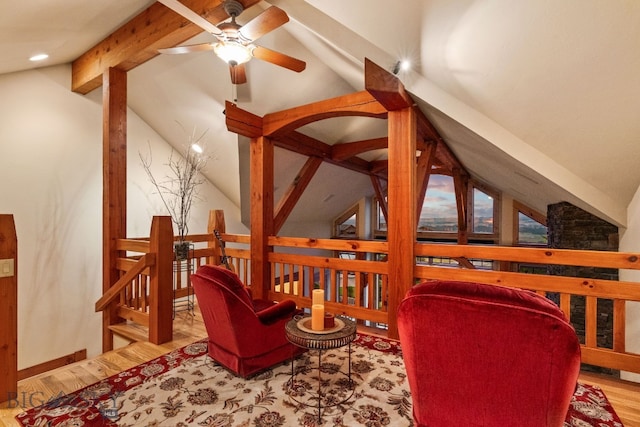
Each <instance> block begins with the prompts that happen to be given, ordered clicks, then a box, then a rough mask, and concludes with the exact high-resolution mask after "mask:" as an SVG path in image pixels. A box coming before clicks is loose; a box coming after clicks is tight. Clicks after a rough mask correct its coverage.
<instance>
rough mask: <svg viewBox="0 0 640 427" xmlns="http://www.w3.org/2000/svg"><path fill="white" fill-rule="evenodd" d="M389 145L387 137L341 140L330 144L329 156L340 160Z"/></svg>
mask: <svg viewBox="0 0 640 427" xmlns="http://www.w3.org/2000/svg"><path fill="white" fill-rule="evenodd" d="M388 146H389V138H387V137H386V136H385V137H383V138H373V139H366V140H363V141H354V142H343V143H341V144H334V145H332V146H331V158H332V159H333V160H337V161H342V160H345V159H348V158H350V157H353V156H357V155H358V154H361V153H366V152H367V151H371V150H380V149H382V148H387V147H388Z"/></svg>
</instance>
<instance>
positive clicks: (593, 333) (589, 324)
mask: <svg viewBox="0 0 640 427" xmlns="http://www.w3.org/2000/svg"><path fill="white" fill-rule="evenodd" d="M584 334H585V345H586V346H587V347H593V348H595V347H597V346H598V340H597V338H598V298H596V297H592V296H588V297H586V303H585V316H584Z"/></svg>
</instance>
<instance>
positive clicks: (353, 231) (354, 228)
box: [333, 205, 358, 239]
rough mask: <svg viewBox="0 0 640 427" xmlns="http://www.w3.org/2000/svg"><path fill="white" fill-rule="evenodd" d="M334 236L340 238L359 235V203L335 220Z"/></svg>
mask: <svg viewBox="0 0 640 427" xmlns="http://www.w3.org/2000/svg"><path fill="white" fill-rule="evenodd" d="M333 236H334V237H335V238H338V239H354V238H357V237H358V205H355V206H354V207H352V208H351V209H349V210H348V211H347V212H345V213H343V214H342V215H340V216H339V217H338V218H336V220H335V221H333Z"/></svg>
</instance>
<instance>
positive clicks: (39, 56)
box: [29, 53, 49, 62]
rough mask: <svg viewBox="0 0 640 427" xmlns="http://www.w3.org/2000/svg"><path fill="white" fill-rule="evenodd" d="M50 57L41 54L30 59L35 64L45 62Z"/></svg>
mask: <svg viewBox="0 0 640 427" xmlns="http://www.w3.org/2000/svg"><path fill="white" fill-rule="evenodd" d="M48 57H49V55H47V54H46V53H39V54H37V55H33V56H32V57H31V58H29V61H33V62H37V61H44V60H45V59H47V58H48Z"/></svg>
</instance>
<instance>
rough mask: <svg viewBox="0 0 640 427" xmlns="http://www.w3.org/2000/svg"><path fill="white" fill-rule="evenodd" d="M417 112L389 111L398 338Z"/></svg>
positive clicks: (392, 329)
mask: <svg viewBox="0 0 640 427" xmlns="http://www.w3.org/2000/svg"><path fill="white" fill-rule="evenodd" d="M416 136H417V132H416V115H415V111H413V109H412V108H410V107H407V108H404V109H402V110H395V111H390V112H389V181H388V191H387V198H388V203H389V205H388V208H389V216H388V221H387V241H388V242H389V260H388V265H389V275H388V278H389V284H390V286H389V289H388V292H389V303H388V309H387V312H388V315H389V323H388V324H389V329H388V336H389V338H393V339H397V338H398V322H397V310H398V306H399V304H400V301H402V299H403V298H404V296H405V294H406V293H407V291H408V290H409V289H410V288H411V286H413V280H414V275H413V267H414V264H415V257H414V255H413V253H414V244H415V241H416V219H415V216H416V199H415V195H416Z"/></svg>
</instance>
